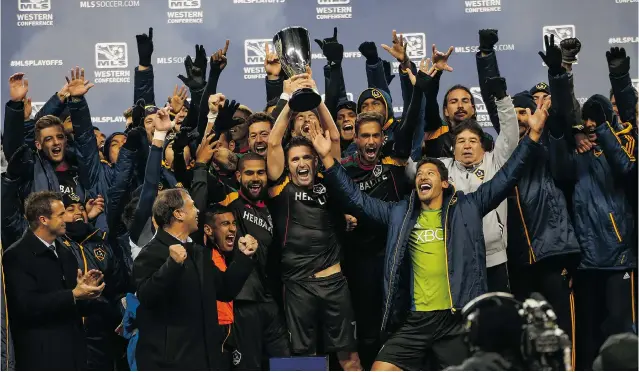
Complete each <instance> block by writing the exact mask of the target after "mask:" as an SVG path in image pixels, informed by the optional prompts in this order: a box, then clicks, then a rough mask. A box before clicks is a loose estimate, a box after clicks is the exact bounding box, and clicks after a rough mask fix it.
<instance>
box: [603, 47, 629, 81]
mask: <svg viewBox="0 0 639 372" xmlns="http://www.w3.org/2000/svg"><path fill="white" fill-rule="evenodd" d="M606 59H607V60H608V71H609V72H610V75H613V76H622V75H625V74H627V73H628V72H629V71H630V57H628V56H626V50H625V49H624V48H618V47H614V48H610V51H609V52H606Z"/></svg>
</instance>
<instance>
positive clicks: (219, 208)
mask: <svg viewBox="0 0 639 372" xmlns="http://www.w3.org/2000/svg"><path fill="white" fill-rule="evenodd" d="M226 213H231V214H233V210H232V209H231V208H229V207H227V206H224V205H222V204H214V205H213V206H211V207H210V208H209V209H208V210H207V211H206V212H205V213H204V224H205V225H209V226H211V227H213V226H214V225H215V216H217V215H218V214H226ZM233 216H234V217H235V215H233Z"/></svg>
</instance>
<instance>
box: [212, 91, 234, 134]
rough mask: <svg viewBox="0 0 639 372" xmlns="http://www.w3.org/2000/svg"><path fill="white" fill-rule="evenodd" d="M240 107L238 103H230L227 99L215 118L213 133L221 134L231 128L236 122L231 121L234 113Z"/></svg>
mask: <svg viewBox="0 0 639 372" xmlns="http://www.w3.org/2000/svg"><path fill="white" fill-rule="evenodd" d="M238 107H240V103H239V102H235V100H233V101H230V102H229V100H228V99H227V100H226V101H224V106H222V107H220V111H219V112H218V114H217V117H216V118H215V123H214V124H213V128H214V130H215V133H216V134H217V133H221V132H224V131H227V130H229V129H231V128H233V127H234V126H235V125H237V124H235V123H236V122H237V121H235V122H234V121H233V115H235V111H237V108H238Z"/></svg>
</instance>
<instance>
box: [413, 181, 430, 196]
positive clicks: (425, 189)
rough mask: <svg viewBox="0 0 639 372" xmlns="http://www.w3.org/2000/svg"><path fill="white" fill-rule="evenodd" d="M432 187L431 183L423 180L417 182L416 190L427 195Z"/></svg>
mask: <svg viewBox="0 0 639 372" xmlns="http://www.w3.org/2000/svg"><path fill="white" fill-rule="evenodd" d="M432 189H433V184H432V183H431V182H430V181H423V182H422V183H420V184H419V187H418V188H417V192H418V193H419V194H421V195H427V194H428V193H429V192H430V190H432Z"/></svg>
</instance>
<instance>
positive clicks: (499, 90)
mask: <svg viewBox="0 0 639 372" xmlns="http://www.w3.org/2000/svg"><path fill="white" fill-rule="evenodd" d="M486 89H488V92H490V97H491V98H492V99H494V100H495V104H496V109H497V114H498V116H499V122H500V123H501V131H500V132H499V135H498V136H497V140H496V141H495V148H494V149H493V151H492V152H491V156H492V157H493V161H494V164H495V165H496V166H497V167H501V166H503V165H504V164H505V163H506V161H507V160H508V158H510V156H511V154H512V153H513V151H515V148H516V147H517V143H518V141H519V122H518V121H517V114H516V113H515V106H514V105H513V100H512V99H511V98H510V96H508V95H507V93H506V80H505V79H504V78H502V77H493V78H490V79H487V80H486Z"/></svg>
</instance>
